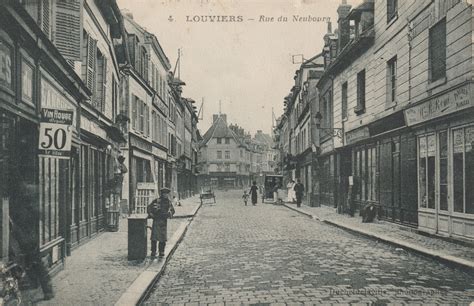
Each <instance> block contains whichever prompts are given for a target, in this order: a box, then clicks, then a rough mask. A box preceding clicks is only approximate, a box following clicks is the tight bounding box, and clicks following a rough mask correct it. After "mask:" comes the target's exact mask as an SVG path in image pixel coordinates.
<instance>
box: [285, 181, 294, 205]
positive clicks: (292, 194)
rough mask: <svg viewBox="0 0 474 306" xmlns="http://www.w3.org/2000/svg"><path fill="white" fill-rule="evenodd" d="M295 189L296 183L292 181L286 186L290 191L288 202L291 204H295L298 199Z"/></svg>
mask: <svg viewBox="0 0 474 306" xmlns="http://www.w3.org/2000/svg"><path fill="white" fill-rule="evenodd" d="M294 187H295V181H293V180H292V179H290V181H289V182H288V184H286V188H287V189H288V198H287V201H288V202H289V203H294V202H295V199H296V195H295V190H294Z"/></svg>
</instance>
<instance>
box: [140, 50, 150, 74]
mask: <svg viewBox="0 0 474 306" xmlns="http://www.w3.org/2000/svg"><path fill="white" fill-rule="evenodd" d="M140 74H141V75H142V77H143V79H144V80H145V81H148V54H147V52H146V49H145V48H141V54H140Z"/></svg>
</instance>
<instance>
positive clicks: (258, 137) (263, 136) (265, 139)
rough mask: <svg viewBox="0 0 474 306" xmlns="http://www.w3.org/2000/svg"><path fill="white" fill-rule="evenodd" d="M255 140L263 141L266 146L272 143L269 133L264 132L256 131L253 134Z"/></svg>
mask: <svg viewBox="0 0 474 306" xmlns="http://www.w3.org/2000/svg"><path fill="white" fill-rule="evenodd" d="M255 140H256V141H258V142H261V143H265V144H266V145H268V146H272V145H273V139H272V137H271V136H270V135H268V134H265V133H257V134H255Z"/></svg>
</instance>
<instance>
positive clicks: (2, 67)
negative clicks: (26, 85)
mask: <svg viewBox="0 0 474 306" xmlns="http://www.w3.org/2000/svg"><path fill="white" fill-rule="evenodd" d="M12 55H13V54H12V48H11V47H10V46H9V45H7V44H6V43H4V42H3V41H1V40H0V85H2V86H5V87H7V88H10V89H12V67H13V66H12V59H13V57H12Z"/></svg>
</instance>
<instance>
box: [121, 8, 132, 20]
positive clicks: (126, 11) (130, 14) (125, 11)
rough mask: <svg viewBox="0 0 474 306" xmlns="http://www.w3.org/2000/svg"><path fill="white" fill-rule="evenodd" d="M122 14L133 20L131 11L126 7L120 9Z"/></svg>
mask: <svg viewBox="0 0 474 306" xmlns="http://www.w3.org/2000/svg"><path fill="white" fill-rule="evenodd" d="M122 15H125V16H127V17H128V18H130V19H132V20H133V14H132V12H130V11H129V10H127V9H124V10H122Z"/></svg>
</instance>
